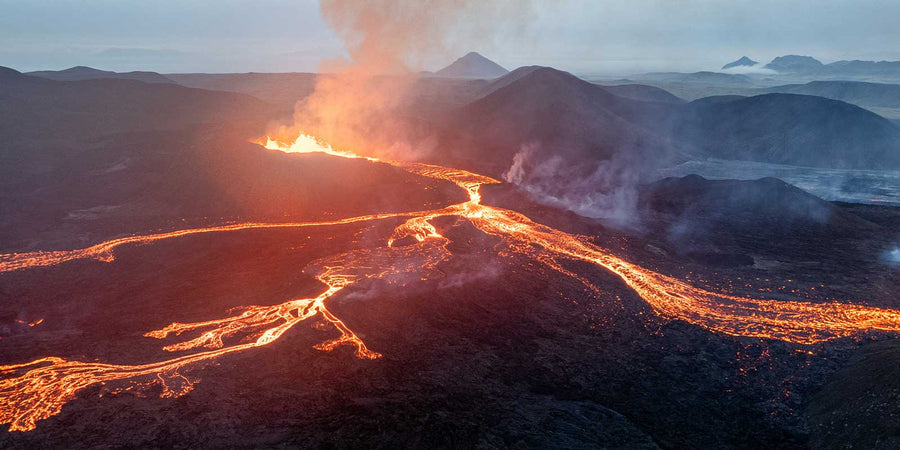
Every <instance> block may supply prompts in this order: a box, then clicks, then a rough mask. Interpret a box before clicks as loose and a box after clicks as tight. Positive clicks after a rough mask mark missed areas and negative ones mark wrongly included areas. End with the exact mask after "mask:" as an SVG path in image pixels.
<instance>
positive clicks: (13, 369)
mask: <svg viewBox="0 0 900 450" xmlns="http://www.w3.org/2000/svg"><path fill="white" fill-rule="evenodd" d="M265 147H266V148H269V149H272V150H279V151H284V152H289V153H291V152H295V153H309V152H320V153H326V154H329V155H333V156H339V157H349V158H365V157H362V156H359V155H355V154H352V153H349V152H345V151H337V150H334V149H332V148H331V147H330V146H327V145H323V144H320V143H319V142H318V141H316V140H315V139H314V138H312V137H309V136H305V135H301V136H300V137H299V138H298V139H297V140H296V141H295V142H294V143H293V144H291V145H285V144H281V143H279V142H277V141H274V140H271V139H267V140H266V142H265ZM365 159H368V160H370V161H373V162H374V161H379V162H380V163H386V164H391V165H394V166H396V167H399V168H402V169H404V170H406V171H408V172H411V173H414V174H417V175H421V176H424V177H429V178H433V179H440V180H445V181H449V182H452V183H454V184H456V185H457V186H459V187H460V188H462V189H464V190H465V191H466V192H467V193H468V194H469V200H468V201H466V202H463V203H460V204H456V205H451V206H448V207H445V208H442V209H437V210H430V211H421V212H413V213H395V214H375V215H369V216H360V217H354V218H348V219H343V220H338V221H330V222H295V223H276V224H265V223H244V224H234V225H225V226H218V227H209V228H195V229H186V230H179V231H173V232H169V233H160V234H153V235H145V236H132V237H126V238H120V239H114V240H110V241H107V242H103V243H100V244H97V245H94V246H92V247H88V248H84V249H76V250H69V251H47V252H31V253H22V254H10V255H0V272H6V271H14V270H22V269H27V268H32V267H40V266H52V265H56V264H60V263H63V262H66V261H70V260H75V259H97V260H101V261H105V262H109V261H112V259H113V251H114V249H115V248H116V247H118V246H121V245H127V244H147V243H152V242H155V241H158V240H162V239H169V238H176V237H182V236H187V235H191V234H196V233H211V232H225V231H237V230H243V229H251V228H281V227H306V226H327V225H338V224H346V223H354V222H366V221H373V220H381V219H387V218H399V217H406V218H408V219H407V220H406V221H405V222H404V223H402V224H401V225H399V226H397V227H396V228H395V229H394V231H393V234H392V235H391V237H390V239H388V241H387V242H386V243H385V244H386V245H385V246H382V247H378V248H374V249H359V250H354V251H351V252H347V253H343V254H340V255H337V256H334V257H331V258H326V259H321V260H318V261H315V262H313V263H312V264H310V265H309V266H308V267H307V268H306V269H305V272H306V273H309V274H311V275H313V276H315V277H316V278H317V279H318V280H319V281H321V282H322V283H323V284H324V285H325V287H326V288H325V291H324V292H322V293H321V294H319V295H318V296H316V297H313V298H301V299H294V300H290V301H288V302H285V303H282V304H279V305H274V306H249V307H245V308H243V309H242V310H240V311H241V312H240V314H237V315H234V316H231V317H226V318H223V319H216V320H210V321H205V322H197V323H172V324H171V325H169V326H167V327H165V328H163V329H160V330H155V331H150V332H148V333H146V336H147V337H151V338H157V339H167V338H170V337H171V336H173V335H174V336H179V335H181V334H183V333H194V334H197V335H196V337H194V338H192V339H188V340H185V341H182V342H178V343H173V344H169V345H166V346H164V347H163V349H164V350H166V351H170V352H190V351H193V352H195V353H189V354H186V355H183V356H178V357H174V358H171V359H167V360H164V361H160V362H155V363H150V364H144V365H113V364H103V363H91V362H80V361H69V360H65V359H62V358H57V357H46V358H42V359H39V360H36V361H32V362H30V363H25V364H14V365H6V366H0V374H2V375H3V376H5V378H4V379H2V380H0V423H8V424H10V427H9V429H10V430H11V431H27V430H31V429H33V428H34V427H35V426H36V423H37V421H39V420H42V419H45V418H47V417H50V416H52V415H55V414H58V413H59V412H60V410H61V408H62V406H63V405H64V404H65V403H67V402H68V401H70V400H72V399H74V398H75V397H76V395H77V393H78V392H79V391H80V390H83V389H85V388H87V387H88V386H91V385H95V384H107V383H113V384H115V383H125V385H124V387H121V388H120V389H119V390H125V389H132V390H136V389H146V388H148V387H149V386H151V385H157V386H159V387H161V389H162V393H161V394H160V395H161V396H163V397H173V396H178V395H183V394H185V393H187V392H189V391H190V390H191V388H192V386H193V383H194V382H193V381H191V380H189V379H188V378H187V377H186V376H184V375H183V374H184V373H185V372H186V371H189V370H191V369H193V368H196V367H197V366H199V365H201V364H202V363H203V362H204V361H208V360H211V359H214V358H218V357H220V356H223V355H227V354H232V353H237V352H243V351H245V350H249V349H252V348H256V347H260V346H264V345H268V344H271V343H272V342H274V341H276V340H277V339H278V338H280V337H281V336H282V335H284V333H285V332H287V331H288V330H289V329H291V328H292V327H293V326H294V325H296V324H298V323H300V322H303V321H306V320H310V319H312V318H314V317H320V318H321V319H322V320H324V321H326V322H328V323H330V324H332V325H333V326H334V328H335V329H336V331H337V332H339V333H340V336H338V337H337V338H336V339H333V340H330V341H327V342H324V343H322V344H319V345H317V346H316V348H317V349H320V350H331V349H333V348H335V347H337V346H340V345H350V346H352V347H353V348H355V354H356V356H357V357H359V358H364V359H374V358H378V357H379V356H380V355H379V354H378V353H375V352H373V351H371V350H369V349H368V348H367V347H366V345H365V343H364V342H363V341H362V340H361V339H360V338H359V336H357V334H356V333H354V332H353V331H352V330H351V329H350V328H349V327H348V326H347V325H346V324H345V323H344V322H343V321H341V320H340V319H339V318H337V317H336V316H335V315H334V314H332V313H331V312H330V311H329V310H328V308H327V300H328V299H330V298H332V297H333V296H335V295H336V294H338V293H339V292H341V291H342V290H343V289H345V288H347V287H348V286H351V285H353V284H356V283H358V282H360V281H362V280H365V279H383V280H386V281H388V282H391V280H392V279H394V276H395V275H402V274H415V275H417V277H418V278H427V277H428V276H429V275H430V274H431V273H432V272H433V270H434V267H435V265H437V264H438V263H439V262H441V261H444V260H446V259H447V258H449V257H451V256H452V254H451V253H450V252H449V251H448V250H447V248H446V244H447V242H448V240H447V238H445V237H443V236H441V235H440V234H439V233H438V231H437V229H436V228H435V227H434V226H433V225H432V224H431V223H430V221H431V220H432V219H434V218H437V217H442V216H455V217H459V218H462V219H465V220H468V221H469V222H470V223H471V224H472V225H474V226H475V227H476V228H477V229H478V230H480V231H482V232H484V233H486V234H489V235H492V236H496V237H499V238H500V239H502V240H503V241H504V242H505V243H506V245H507V246H508V247H509V249H510V250H511V251H513V252H516V253H519V254H523V255H525V256H528V257H531V258H534V259H535V260H537V261H539V262H542V263H544V264H547V265H548V266H549V267H551V268H552V269H554V270H557V271H559V272H561V273H562V274H564V275H566V276H572V277H574V278H576V279H577V280H578V281H580V282H581V283H583V284H585V285H586V286H587V287H589V288H590V289H592V290H594V291H597V290H599V287H598V286H596V285H594V284H593V282H591V281H590V280H589V279H588V278H586V277H584V276H581V275H578V274H576V273H573V272H571V271H569V270H567V269H565V268H564V267H563V261H566V260H579V261H585V262H588V263H590V264H593V265H596V266H599V267H602V268H604V269H606V270H608V271H610V272H612V273H614V274H615V275H617V276H618V277H619V278H621V279H622V281H623V282H624V283H625V284H626V285H627V286H629V287H630V288H631V289H633V290H634V291H635V292H636V293H637V294H638V295H640V297H641V298H643V299H644V300H645V301H646V302H647V303H648V304H649V305H650V306H651V307H652V309H653V310H654V311H655V312H656V313H657V314H658V315H659V316H661V317H662V318H665V319H670V320H683V321H685V322H689V323H692V324H694V325H697V326H700V327H703V328H705V329H708V330H710V331H713V332H717V333H721V334H726V335H732V336H749V337H758V338H767V339H777V340H782V341H787V342H792V343H796V344H814V343H818V342H822V341H825V340H828V339H833V338H840V337H847V336H851V335H856V334H859V333H864V332H867V331H873V330H880V331H889V332H898V331H900V311H896V310H890V309H881V308H872V307H867V306H859V305H853V304H845V303H837V302H829V303H805V302H800V301H778V300H769V299H754V298H744V297H738V296H734V295H729V294H720V293H715V292H711V291H707V290H704V289H700V288H696V287H694V286H691V285H690V284H688V283H685V282H684V281H681V280H678V279H675V278H673V277H670V276H666V275H663V274H660V273H657V272H654V271H651V270H648V269H645V268H643V267H640V266H637V265H635V264H632V263H629V262H627V261H625V260H623V259H621V258H619V257H617V256H615V255H614V254H612V253H611V252H609V251H606V250H604V249H602V248H600V247H598V246H596V245H594V244H591V243H589V242H586V241H585V240H583V239H581V238H579V237H577V236H574V235H571V234H568V233H565V232H562V231H559V230H556V229H553V228H550V227H547V226H544V225H541V224H538V223H535V222H533V221H532V220H530V219H529V218H527V217H525V216H524V215H522V214H520V213H517V212H515V211H512V210H508V209H503V208H497V207H492V206H487V205H483V204H482V203H481V194H480V188H481V186H482V185H485V184H491V183H498V181H496V180H494V179H491V178H489V177H485V176H482V175H478V174H474V173H471V172H467V171H463V170H457V169H452V168H446V167H441V166H436V165H429V164H423V163H410V162H397V161H384V160H377V159H375V158H365ZM407 237H411V238H414V242H415V243H414V244H412V245H402V246H401V245H395V244H396V243H397V242H398V241H400V240H402V239H405V238H407ZM401 278H402V277H401Z"/></svg>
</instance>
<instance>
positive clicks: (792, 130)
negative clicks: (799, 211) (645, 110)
mask: <svg viewBox="0 0 900 450" xmlns="http://www.w3.org/2000/svg"><path fill="white" fill-rule="evenodd" d="M675 123H676V129H674V130H673V136H674V137H675V138H677V139H681V140H685V141H687V142H691V143H693V144H694V145H696V146H698V147H699V148H700V149H701V151H702V152H703V153H704V154H706V155H708V156H710V157H715V158H720V159H736V160H750V161H760V162H771V163H779V164H791V165H800V166H816V167H831V168H855V169H885V168H893V169H897V168H900V127H897V126H896V125H895V124H893V123H891V122H890V121H888V120H886V119H884V118H883V117H881V116H879V115H877V114H875V113H872V112H870V111H867V110H865V109H862V108H860V107H858V106H854V105H851V104H848V103H844V102H841V101H837V100H830V99H826V98H822V97H814V96H808V95H794V94H764V95H757V96H754V97H746V98H735V99H733V100H730V101H728V100H727V99H722V100H721V101H704V100H700V101H696V102H693V103H690V104H688V105H687V111H685V112H684V114H683V117H682V118H681V119H679V120H677V121H676V122H675Z"/></svg>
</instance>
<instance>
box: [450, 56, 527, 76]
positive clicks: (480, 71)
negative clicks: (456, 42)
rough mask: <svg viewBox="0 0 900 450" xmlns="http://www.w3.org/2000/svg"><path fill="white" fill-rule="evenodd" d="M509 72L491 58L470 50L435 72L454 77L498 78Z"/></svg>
mask: <svg viewBox="0 0 900 450" xmlns="http://www.w3.org/2000/svg"><path fill="white" fill-rule="evenodd" d="M507 73H509V71H508V70H506V69H504V68H503V67H501V66H500V65H499V64H497V63H495V62H493V61H491V60H490V59H487V58H485V57H484V56H481V55H480V54H479V53H477V52H469V53H466V55H465V56H463V57H461V58H459V59H457V60H456V61H453V63H451V64H450V65H449V66H447V67H444V68H443V69H441V70H438V71H437V72H435V73H434V74H435V75H437V76H441V77H453V78H497V77H501V76H503V75H506V74H507Z"/></svg>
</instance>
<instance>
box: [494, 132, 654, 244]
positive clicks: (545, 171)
mask: <svg viewBox="0 0 900 450" xmlns="http://www.w3.org/2000/svg"><path fill="white" fill-rule="evenodd" d="M547 153H549V154H550V155H551V156H549V157H546V156H543V155H545V154H547ZM563 155H564V154H563ZM628 155H629V153H628V152H617V153H615V154H614V155H613V157H612V158H611V159H608V160H602V161H592V162H585V161H580V160H575V161H573V160H570V159H568V158H566V157H565V156H562V155H561V154H559V153H554V152H543V151H541V149H540V145H539V144H535V143H531V144H526V145H523V146H522V148H521V150H520V151H519V152H518V153H516V155H515V156H514V157H513V162H512V165H511V166H510V167H509V169H508V170H507V171H506V173H504V174H503V179H504V181H506V182H509V183H513V184H515V185H517V186H518V187H519V188H521V189H523V190H525V191H526V192H528V193H529V194H530V195H531V196H532V197H533V198H534V199H535V200H537V201H539V202H541V203H544V204H548V205H552V206H556V207H560V208H563V209H568V210H570V211H572V212H574V213H576V214H579V215H581V216H585V217H591V218H596V219H604V221H605V222H607V223H608V224H610V225H613V226H620V227H632V226H635V225H636V224H637V220H638V217H639V215H638V214H637V203H638V185H639V184H640V182H641V180H642V179H643V177H644V175H643V174H642V169H641V167H640V166H639V165H638V164H636V163H635V162H634V161H631V160H629V158H628Z"/></svg>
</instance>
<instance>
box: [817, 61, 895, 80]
mask: <svg viewBox="0 0 900 450" xmlns="http://www.w3.org/2000/svg"><path fill="white" fill-rule="evenodd" d="M825 67H826V69H827V71H828V72H829V73H835V74H844V75H854V76H867V75H868V76H874V75H891V76H900V61H859V60H854V61H837V62H833V63H831V64H827V65H826V66H825Z"/></svg>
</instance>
